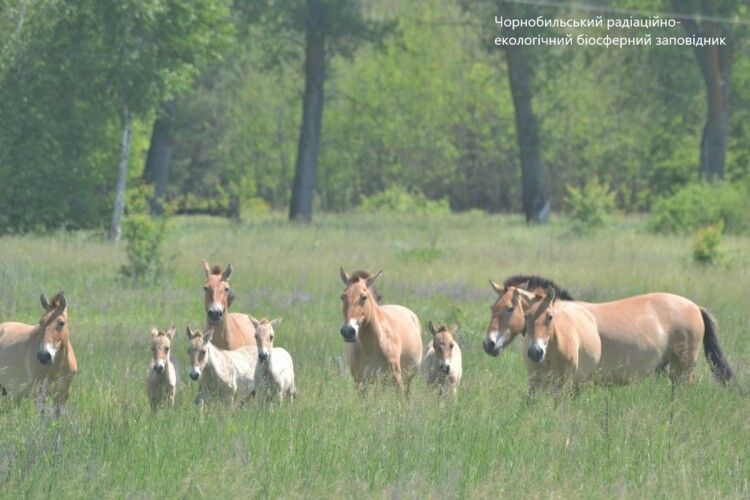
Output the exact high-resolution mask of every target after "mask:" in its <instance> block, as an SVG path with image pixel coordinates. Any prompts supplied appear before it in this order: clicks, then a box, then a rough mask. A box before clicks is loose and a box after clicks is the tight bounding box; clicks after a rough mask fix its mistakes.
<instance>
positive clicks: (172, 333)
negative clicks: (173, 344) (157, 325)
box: [164, 325, 177, 340]
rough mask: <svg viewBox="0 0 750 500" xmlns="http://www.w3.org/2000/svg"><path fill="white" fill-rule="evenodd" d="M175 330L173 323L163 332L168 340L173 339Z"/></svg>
mask: <svg viewBox="0 0 750 500" xmlns="http://www.w3.org/2000/svg"><path fill="white" fill-rule="evenodd" d="M176 332H177V327H176V326H174V325H172V326H171V327H170V328H169V330H167V331H166V332H164V334H165V335H166V336H167V338H168V339H169V340H173V339H174V334H175V333H176Z"/></svg>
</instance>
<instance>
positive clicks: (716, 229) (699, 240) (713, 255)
mask: <svg viewBox="0 0 750 500" xmlns="http://www.w3.org/2000/svg"><path fill="white" fill-rule="evenodd" d="M723 231H724V223H723V222H721V221H719V222H718V223H717V224H713V225H710V226H706V227H704V228H701V229H699V230H698V231H696V232H695V234H694V235H693V242H692V249H693V260H694V261H695V262H697V263H699V264H704V265H716V264H718V263H719V262H721V258H722V251H721V235H722V233H723Z"/></svg>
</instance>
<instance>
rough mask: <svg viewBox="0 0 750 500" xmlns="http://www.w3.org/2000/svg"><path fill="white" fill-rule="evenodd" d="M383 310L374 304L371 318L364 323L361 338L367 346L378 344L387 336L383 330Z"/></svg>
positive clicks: (360, 329)
mask: <svg viewBox="0 0 750 500" xmlns="http://www.w3.org/2000/svg"><path fill="white" fill-rule="evenodd" d="M383 322H384V318H383V310H382V309H381V308H380V306H378V305H377V304H373V306H372V309H371V311H370V317H369V318H367V320H366V321H365V322H364V323H362V325H361V326H360V328H359V337H360V339H361V341H363V342H364V343H365V344H368V343H372V344H378V343H380V341H381V340H382V339H383V337H384V336H385V332H384V330H383Z"/></svg>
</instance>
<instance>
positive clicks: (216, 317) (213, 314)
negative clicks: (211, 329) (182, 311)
mask: <svg viewBox="0 0 750 500" xmlns="http://www.w3.org/2000/svg"><path fill="white" fill-rule="evenodd" d="M206 315H207V316H208V322H209V323H211V324H212V325H215V324H217V323H218V322H219V321H221V318H222V317H224V311H222V310H221V309H209V310H208V311H206Z"/></svg>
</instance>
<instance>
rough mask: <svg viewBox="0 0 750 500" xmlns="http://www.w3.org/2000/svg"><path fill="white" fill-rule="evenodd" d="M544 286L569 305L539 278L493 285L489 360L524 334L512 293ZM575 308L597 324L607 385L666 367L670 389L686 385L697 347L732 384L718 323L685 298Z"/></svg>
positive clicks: (652, 297)
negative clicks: (672, 386) (579, 309)
mask: <svg viewBox="0 0 750 500" xmlns="http://www.w3.org/2000/svg"><path fill="white" fill-rule="evenodd" d="M548 285H550V286H552V287H553V288H554V289H555V292H556V295H557V296H558V297H560V298H561V299H562V300H563V301H573V298H572V297H571V296H570V294H568V293H567V292H566V291H565V290H563V289H561V288H559V287H558V286H557V285H556V284H555V283H554V282H552V281H550V280H547V279H545V278H540V277H537V276H513V277H511V278H508V279H507V280H505V283H504V284H503V287H500V286H499V285H497V284H495V283H492V287H493V289H494V290H495V292H496V293H497V294H498V299H497V301H496V302H495V305H493V306H492V318H491V320H490V326H489V328H488V329H487V336H486V337H485V339H484V350H485V352H487V354H490V355H491V356H497V355H498V354H500V352H501V351H502V349H503V348H504V347H505V346H507V345H508V344H510V342H512V341H513V339H514V338H515V336H516V335H518V334H519V333H523V328H521V327H519V325H518V314H519V311H523V308H524V302H526V301H525V300H523V297H524V293H521V294H519V299H518V302H517V303H514V290H518V289H519V287H522V288H528V289H529V290H545V289H546V287H547V286H548ZM573 302H576V303H577V304H579V305H581V306H583V307H584V308H586V309H587V310H588V311H589V312H591V314H592V315H593V316H594V319H595V320H596V324H597V330H598V331H599V336H600V337H601V343H602V356H601V361H600V371H601V374H602V377H603V378H604V379H605V380H607V381H610V382H615V383H627V382H629V381H632V380H639V379H642V378H643V377H646V376H648V375H650V374H651V373H653V372H655V371H657V370H658V369H660V368H663V367H665V366H668V367H669V376H670V379H671V380H672V382H673V383H677V382H680V381H683V380H687V381H690V380H691V378H692V371H693V368H694V367H695V363H696V362H697V358H698V354H699V350H700V345H701V343H702V344H703V350H704V353H705V355H706V359H707V360H708V363H709V366H710V367H711V371H712V372H713V374H714V375H715V377H716V378H717V379H718V380H719V381H720V382H727V381H729V380H730V379H731V378H732V370H731V368H730V367H729V364H728V363H727V361H726V358H725V357H724V354H723V353H722V350H721V347H720V345H719V340H718V337H717V332H718V327H717V325H716V321H715V320H714V318H713V317H712V316H711V315H710V314H709V313H708V311H706V310H705V309H704V308H702V307H700V306H698V305H696V304H694V303H693V302H691V301H690V300H688V299H686V298H685V297H680V296H679V295H673V294H669V293H650V294H646V295H637V296H635V297H629V298H626V299H621V300H615V301H612V302H605V303H602V304H592V303H588V302H577V301H573ZM516 309H518V311H517V310H516Z"/></svg>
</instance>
